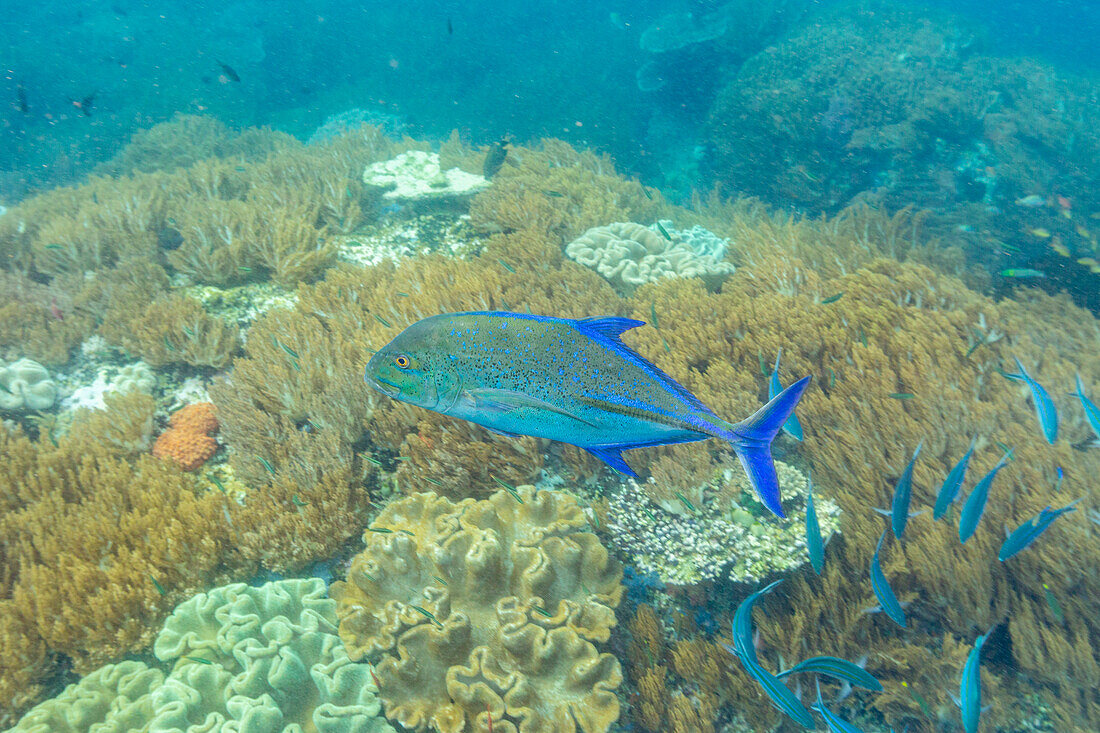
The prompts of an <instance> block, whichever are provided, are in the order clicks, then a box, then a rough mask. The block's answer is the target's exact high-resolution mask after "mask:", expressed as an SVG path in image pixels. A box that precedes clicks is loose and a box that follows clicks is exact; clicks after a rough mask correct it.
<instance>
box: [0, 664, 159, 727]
mask: <svg viewBox="0 0 1100 733" xmlns="http://www.w3.org/2000/svg"><path fill="white" fill-rule="evenodd" d="M163 680H164V673H163V672H161V671H160V670H159V669H154V668H152V667H149V666H147V665H146V664H144V663H142V662H133V661H127V662H119V663H118V664H108V665H106V666H104V667H100V668H99V669H97V670H96V671H94V672H92V673H91V674H89V675H88V676H87V677H85V678H84V679H82V680H80V682H77V683H75V684H72V685H69V686H68V687H66V688H65V691H64V692H62V693H61V694H60V695H58V696H57V697H55V698H53V699H51V700H46V701H45V702H43V703H41V704H39V705H38V706H36V707H35V708H34V709H33V710H31V711H30V712H29V713H27V714H26V715H24V716H23V719H22V720H20V721H19V724H18V725H16V726H15V727H14V728H11V729H10V730H9V731H8V733H127V731H144V730H146V727H145V726H146V725H147V724H148V721H149V719H150V718H152V714H153V703H152V698H151V693H152V691H153V690H155V689H156V688H157V687H159V686H160V685H161V683H162V682H163Z"/></svg>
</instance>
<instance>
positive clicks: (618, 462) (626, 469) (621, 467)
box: [582, 445, 638, 478]
mask: <svg viewBox="0 0 1100 733" xmlns="http://www.w3.org/2000/svg"><path fill="white" fill-rule="evenodd" d="M582 447H583V446H582ZM584 449H585V450H586V451H588V452H589V453H591V454H592V455H594V456H596V458H599V459H600V460H601V461H603V462H604V463H606V464H607V465H609V466H611V467H612V468H614V469H615V470H616V471H618V472H619V473H625V474H626V475H627V476H631V477H633V478H638V474H637V473H635V472H634V469H633V468H631V467H630V466H628V465H627V464H626V461H624V460H623V453H622V452H623V448H622V446H616V445H609V446H605V447H602V448H601V447H595V446H593V447H584Z"/></svg>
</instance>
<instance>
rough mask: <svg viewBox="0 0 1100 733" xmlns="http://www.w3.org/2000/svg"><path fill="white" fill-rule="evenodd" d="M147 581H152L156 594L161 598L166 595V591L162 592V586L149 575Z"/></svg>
mask: <svg viewBox="0 0 1100 733" xmlns="http://www.w3.org/2000/svg"><path fill="white" fill-rule="evenodd" d="M149 580H151V581H153V587H154V588H156V589H157V593H160V594H161V595H162V596H164V595H168V591H166V590H164V586H163V585H161V584H160V583H158V582H157V579H156V578H154V577H153V576H152V575H150V576H149Z"/></svg>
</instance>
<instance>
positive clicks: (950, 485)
mask: <svg viewBox="0 0 1100 733" xmlns="http://www.w3.org/2000/svg"><path fill="white" fill-rule="evenodd" d="M976 441H977V438H976V437H975V438H971V440H970V448H969V449H967V451H966V455H964V456H963V457H962V458H961V459H959V462H958V463H956V464H955V467H954V468H952V469H951V471H950V472H949V473H948V474H947V478H945V479H944V480H943V486H941V487H940V493H939V494H937V495H936V505H935V506H934V507H932V519H934V520H935V519H939V518H940V517H942V516H943V515H944V514H946V513H947V510H948V509H949V508H950V507H951V504H952V503H953V502H954V501H955V497H957V496H958V495H959V489H960V488H961V487H962V484H963V481H964V480H965V479H966V469H967V467H968V466H969V465H970V456H972V455H973V454H974V443H975V442H976Z"/></svg>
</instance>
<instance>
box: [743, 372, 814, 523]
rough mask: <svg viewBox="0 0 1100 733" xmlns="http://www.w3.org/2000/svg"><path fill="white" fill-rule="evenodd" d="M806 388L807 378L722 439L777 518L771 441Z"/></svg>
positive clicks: (778, 506)
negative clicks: (731, 445)
mask: <svg viewBox="0 0 1100 733" xmlns="http://www.w3.org/2000/svg"><path fill="white" fill-rule="evenodd" d="M809 384H810V377H803V378H802V379H800V380H798V381H797V382H795V383H794V384H792V385H791V386H790V387H787V388H786V389H785V390H783V391H782V392H780V393H779V394H777V395H776V396H775V397H773V398H772V399H771V400H769V402H768V404H766V405H764V406H763V407H761V408H760V409H759V410H757V411H756V412H754V413H753V414H752V415H751V416H749V417H748V418H746V419H745V420H742V421H741V422H739V423H737V424H736V425H732V426H730V431H729V434H728V435H724V436H723V437H724V438H726V440H728V441H730V443H732V444H733V449H734V451H736V453H737V457H738V458H739V459H740V460H741V465H742V466H744V468H745V473H747V474H748V475H749V482H750V483H752V487H753V489H755V490H756V494H757V496H759V497H760V500H761V501H762V502H764V506H766V507H767V508H768V509H770V510H771V511H772V513H773V514H775V515H776V516H777V517H786V515H785V514H784V513H783V505H782V503H781V502H780V500H779V477H778V476H776V474H775V464H774V463H772V450H771V449H772V440H773V439H774V438H775V435H776V433H778V432H779V430H780V428H782V427H783V423H785V422H787V418H788V417H790V415H791V413H792V412H794V408H795V406H796V405H797V404H798V401H799V400H800V399H801V398H802V393H803V392H805V391H806V387H807V386H809Z"/></svg>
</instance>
